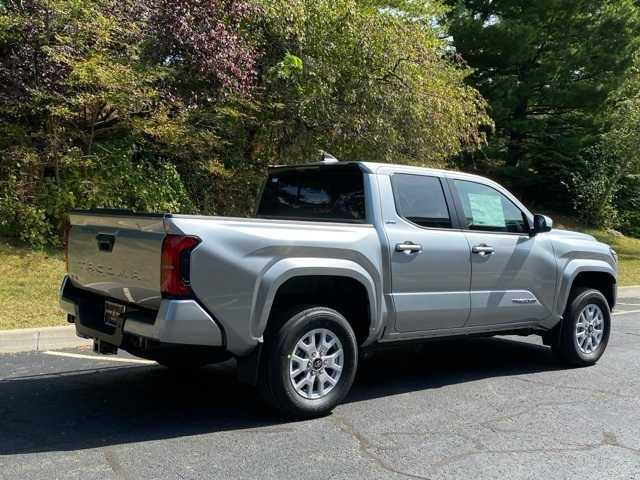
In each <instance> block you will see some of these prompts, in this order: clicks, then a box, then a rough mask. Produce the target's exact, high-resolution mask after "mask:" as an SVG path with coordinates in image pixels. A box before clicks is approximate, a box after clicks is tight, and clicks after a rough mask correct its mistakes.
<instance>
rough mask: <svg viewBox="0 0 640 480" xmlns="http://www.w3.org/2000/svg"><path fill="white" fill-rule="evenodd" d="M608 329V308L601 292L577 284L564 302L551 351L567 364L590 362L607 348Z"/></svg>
mask: <svg viewBox="0 0 640 480" xmlns="http://www.w3.org/2000/svg"><path fill="white" fill-rule="evenodd" d="M610 331H611V312H610V310H609V304H608V303H607V300H606V298H605V297H604V295H602V293H601V292H599V291H598V290H594V289H590V288H580V289H578V290H576V291H575V293H574V294H573V296H572V298H571V300H570V303H569V305H568V306H567V309H566V311H565V314H564V318H563V320H562V325H561V327H560V338H559V339H558V341H557V343H556V344H555V345H553V351H554V353H555V354H556V355H557V356H558V357H560V358H561V359H562V360H564V361H565V362H567V363H569V364H571V365H575V366H587V365H593V364H594V363H596V362H597V361H598V360H599V359H600V357H601V356H602V354H603V353H604V351H605V349H606V348H607V344H608V342H609V334H610Z"/></svg>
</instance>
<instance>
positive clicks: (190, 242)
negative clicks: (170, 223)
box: [160, 235, 200, 297]
mask: <svg viewBox="0 0 640 480" xmlns="http://www.w3.org/2000/svg"><path fill="white" fill-rule="evenodd" d="M198 243H200V239H199V238H197V237H187V236H185V235H167V236H166V237H164V240H163V242H162V259H161V262H160V290H161V291H162V295H163V296H165V297H166V296H169V297H188V296H190V295H191V287H190V286H189V263H190V262H189V259H190V253H191V250H192V249H193V248H194V247H195V246H196V245H198Z"/></svg>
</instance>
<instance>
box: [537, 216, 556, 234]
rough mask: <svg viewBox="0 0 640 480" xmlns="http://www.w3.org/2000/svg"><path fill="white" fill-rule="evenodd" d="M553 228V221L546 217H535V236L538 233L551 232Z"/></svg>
mask: <svg viewBox="0 0 640 480" xmlns="http://www.w3.org/2000/svg"><path fill="white" fill-rule="evenodd" d="M552 228H553V220H551V219H550V218H549V217H547V216H546V215H540V214H537V213H536V214H535V215H534V216H533V231H532V234H533V235H537V234H538V233H543V232H549V231H551V229H552Z"/></svg>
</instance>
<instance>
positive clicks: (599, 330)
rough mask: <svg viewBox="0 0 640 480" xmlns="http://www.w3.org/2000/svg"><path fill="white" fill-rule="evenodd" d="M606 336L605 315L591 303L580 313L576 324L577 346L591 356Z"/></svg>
mask: <svg viewBox="0 0 640 480" xmlns="http://www.w3.org/2000/svg"><path fill="white" fill-rule="evenodd" d="M603 336H604V314H603V313H602V309H600V307H599V306H598V305H596V304H595V303H589V304H588V305H587V306H585V307H584V308H583V309H582V311H581V312H580V316H579V317H578V322H577V323H576V344H577V345H578V348H579V349H580V351H581V352H582V353H586V354H591V353H593V352H594V351H595V350H597V349H598V347H599V346H600V343H602V338H603Z"/></svg>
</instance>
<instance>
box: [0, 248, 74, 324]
mask: <svg viewBox="0 0 640 480" xmlns="http://www.w3.org/2000/svg"><path fill="white" fill-rule="evenodd" d="M63 276H64V259H63V257H62V254H61V253H60V252H57V251H44V252H42V251H33V250H30V249H27V248H24V247H14V246H11V245H8V244H7V243H5V242H1V241H0V279H1V281H0V306H2V308H0V330H4V329H10V328H28V327H41V326H49V325H65V324H66V319H65V316H64V314H63V313H62V310H61V309H60V308H59V307H58V287H59V286H60V282H61V280H62V277H63Z"/></svg>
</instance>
